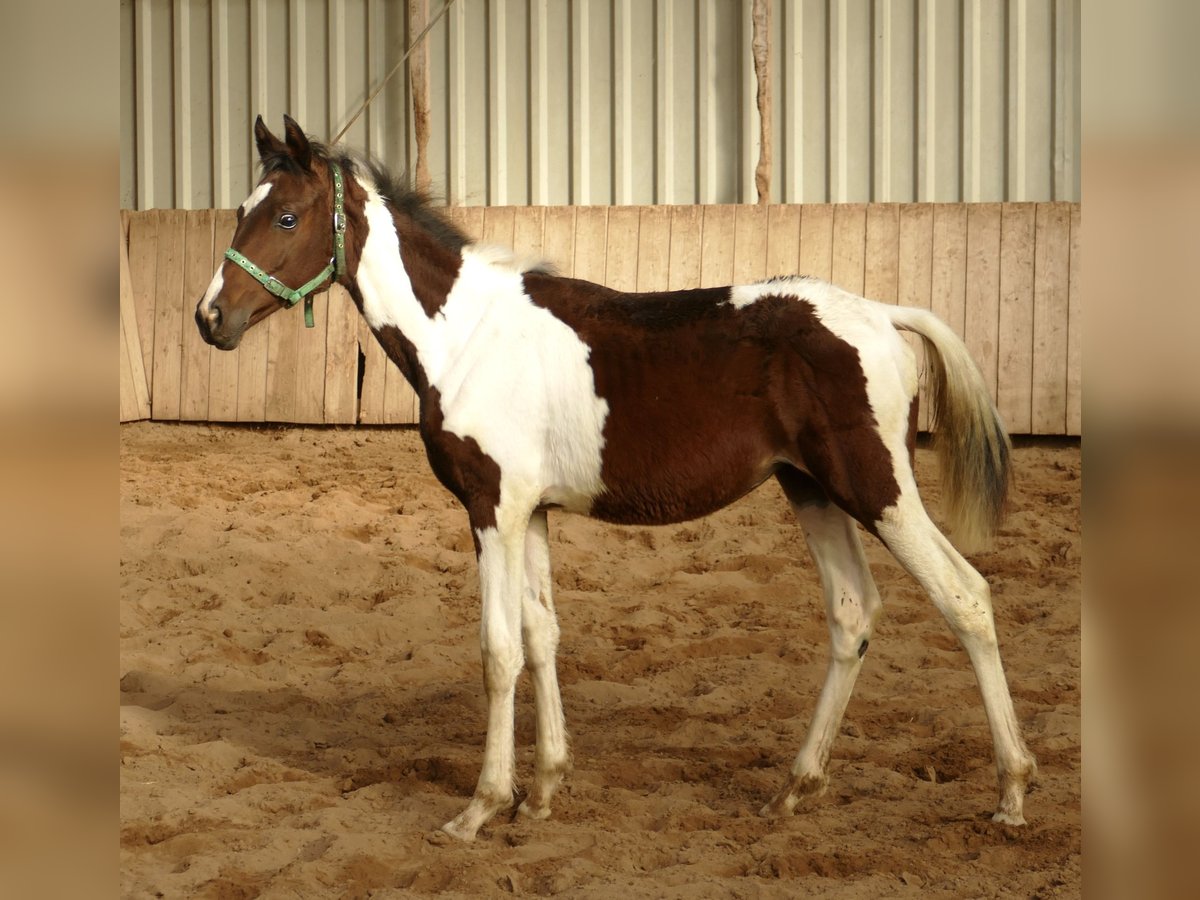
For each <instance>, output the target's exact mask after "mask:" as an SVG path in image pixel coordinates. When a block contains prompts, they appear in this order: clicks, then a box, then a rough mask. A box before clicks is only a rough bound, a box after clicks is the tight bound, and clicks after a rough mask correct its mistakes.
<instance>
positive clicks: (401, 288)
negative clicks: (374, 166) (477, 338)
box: [352, 184, 462, 392]
mask: <svg viewBox="0 0 1200 900" xmlns="http://www.w3.org/2000/svg"><path fill="white" fill-rule="evenodd" d="M363 188H364V190H365V192H366V194H367V200H366V202H365V203H364V206H363V217H364V219H365V221H366V226H367V235H366V238H365V240H364V241H363V244H362V248H361V250H360V252H359V254H358V266H357V269H356V271H355V274H354V285H353V289H352V294H354V296H355V300H356V301H357V303H358V307H359V309H360V311H361V312H362V314H363V317H364V318H365V319H366V321H367V324H368V325H370V327H371V330H372V331H373V332H374V334H375V336H376V338H377V339H378V340H379V343H380V344H381V345H382V346H383V349H384V351H385V352H386V353H387V354H388V356H389V357H390V358H391V359H392V361H393V362H395V363H396V365H397V366H399V368H400V370H401V371H402V372H403V373H404V374H405V376H406V377H407V378H408V380H409V382H410V383H412V385H413V387H414V388H415V389H416V390H417V391H418V392H421V391H423V390H424V388H425V387H426V386H427V385H428V379H429V377H431V375H432V373H431V371H430V370H431V368H432V369H438V368H440V367H441V365H442V362H443V360H444V359H445V357H446V355H447V353H448V352H450V348H448V347H447V346H446V343H447V341H446V334H445V329H444V328H439V327H438V325H437V319H438V316H439V313H440V312H441V310H442V308H443V307H444V306H445V304H446V298H447V296H448V295H449V293H450V290H451V288H452V287H453V286H454V283H455V281H456V279H457V278H458V273H459V267H460V265H461V263H462V258H461V256H460V255H458V254H456V253H453V252H452V251H450V250H448V249H447V248H446V247H444V246H442V245H441V244H440V243H438V241H437V240H436V239H435V238H434V237H433V236H432V235H430V234H429V233H428V232H426V231H424V230H423V229H422V228H420V227H419V226H418V225H417V224H416V223H414V222H413V221H412V220H411V219H409V218H408V217H407V216H405V215H403V214H402V213H398V212H396V211H395V210H393V209H392V208H391V206H390V205H389V204H387V203H386V202H385V201H384V200H383V199H382V198H381V197H380V196H379V194H378V193H377V192H376V191H375V190H374V188H373V187H371V186H369V185H365V184H364V185H363Z"/></svg>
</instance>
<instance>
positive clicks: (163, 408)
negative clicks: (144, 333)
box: [151, 209, 187, 419]
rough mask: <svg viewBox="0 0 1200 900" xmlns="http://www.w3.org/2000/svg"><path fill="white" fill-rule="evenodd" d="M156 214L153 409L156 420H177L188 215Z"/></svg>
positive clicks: (181, 369)
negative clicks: (156, 254)
mask: <svg viewBox="0 0 1200 900" xmlns="http://www.w3.org/2000/svg"><path fill="white" fill-rule="evenodd" d="M157 215H158V265H157V268H156V270H155V276H154V376H153V386H152V390H153V395H152V399H151V412H152V414H153V416H154V418H156V419H178V418H179V399H180V379H181V376H182V372H183V359H182V356H181V352H182V349H183V339H182V335H183V315H182V313H183V257H184V250H185V237H184V234H185V229H186V227H187V217H186V213H184V212H183V211H180V210H171V209H161V210H158V212H157Z"/></svg>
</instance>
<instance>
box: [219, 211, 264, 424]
mask: <svg viewBox="0 0 1200 900" xmlns="http://www.w3.org/2000/svg"><path fill="white" fill-rule="evenodd" d="M236 227H237V210H236V209H219V210H217V211H216V215H215V216H214V218H213V260H212V271H213V272H214V273H215V272H216V271H217V269H218V268H220V267H221V266H223V265H224V263H225V250H226V248H228V247H229V245H230V244H231V243H232V242H233V231H234V228H236ZM255 330H257V329H255ZM244 346H245V344H244V342H243V346H242V347H239V348H238V349H237V350H234V351H231V352H229V353H225V352H223V351H221V350H217V349H215V348H213V351H212V353H211V356H210V359H209V367H208V418H209V421H212V422H234V421H236V420H237V417H238V414H237V412H238V409H237V399H238V357H239V356H240V355H241V354H242V353H244V352H245V350H244Z"/></svg>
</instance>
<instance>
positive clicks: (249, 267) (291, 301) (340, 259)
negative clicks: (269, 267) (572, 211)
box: [225, 160, 346, 328]
mask: <svg viewBox="0 0 1200 900" xmlns="http://www.w3.org/2000/svg"><path fill="white" fill-rule="evenodd" d="M329 172H330V174H331V175H332V176H333V256H332V257H331V258H330V260H329V265H327V266H326V267H325V268H324V269H322V270H321V273H320V274H319V275H317V277H316V278H313V279H312V280H311V281H306V282H305V283H304V284H302V285H301V286H300V287H298V288H296V289H294V290H293V289H292V288H290V287H288V286H287V285H286V284H284V283H283V282H282V281H280V280H279V279H278V278H276V277H275V276H274V275H269V274H267V273H266V272H264V271H263V270H262V269H261V268H259V267H258V266H256V265H255V264H254V263H252V262H251V261H250V260H248V259H247V258H246V257H244V256H243V255H242V254H240V253H238V252H237V251H236V250H234V249H233V248H232V247H230V248H229V249H228V250H226V251H225V258H226V259H228V260H231V261H233V262H235V263H237V264H238V265H239V266H241V267H242V268H243V269H245V270H246V272H247V273H248V274H249V275H250V277H251V278H253V279H254V280H255V281H257V282H258V283H259V284H261V285H262V286H263V287H265V288H266V289H267V290H268V291H270V292H271V293H272V294H274V295H275V296H276V297H278V298H279V299H280V300H282V301H283V303H284V306H286V307H287V308H288V309H291V308H292V307H293V306H295V305H296V304H297V303H299V302H300V301H301V300H303V301H304V325H305V327H306V328H312V327H314V326H315V325H316V323H315V322H314V321H313V298H312V292H313V291H314V290H316V288H317V286H318V285H319V284H321V282H323V281H324V280H325V279H326V278H329V277H331V276H341V275H344V274H345V273H346V192H345V189H344V188H343V187H342V167H341V166H339V165H338V164H337V163H335V162H334V161H333V160H330V161H329Z"/></svg>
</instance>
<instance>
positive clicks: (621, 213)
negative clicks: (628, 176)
mask: <svg viewBox="0 0 1200 900" xmlns="http://www.w3.org/2000/svg"><path fill="white" fill-rule="evenodd" d="M640 223H641V209H640V207H637V206H614V207H613V208H612V209H610V210H609V211H608V243H607V246H606V248H605V252H604V278H603V279H602V280H603V282H604V283H605V284H606V285H608V286H609V287H610V288H612V289H613V290H615V291H634V290H637V273H638V230H639V227H640Z"/></svg>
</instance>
